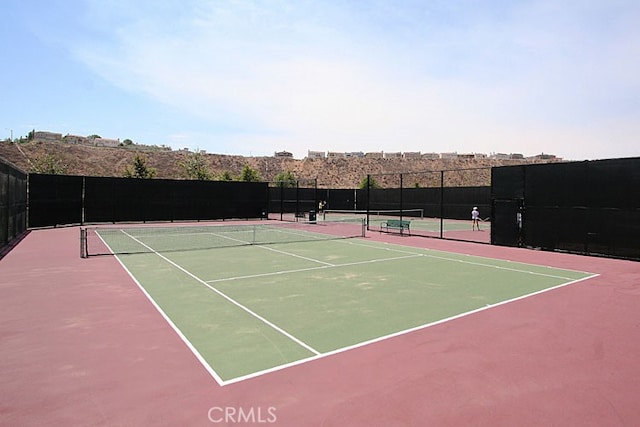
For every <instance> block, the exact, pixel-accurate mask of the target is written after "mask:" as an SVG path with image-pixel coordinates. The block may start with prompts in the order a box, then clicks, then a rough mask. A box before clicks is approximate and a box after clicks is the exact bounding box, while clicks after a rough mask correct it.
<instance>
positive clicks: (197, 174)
mask: <svg viewBox="0 0 640 427" xmlns="http://www.w3.org/2000/svg"><path fill="white" fill-rule="evenodd" d="M178 165H179V166H180V167H181V168H182V169H183V171H184V173H185V174H186V176H187V178H189V179H196V180H200V181H209V180H211V179H213V173H212V172H211V170H210V169H209V165H208V164H207V159H206V158H205V155H204V153H202V151H196V152H195V153H191V154H189V155H188V156H187V158H186V159H185V160H184V161H181V162H179V163H178Z"/></svg>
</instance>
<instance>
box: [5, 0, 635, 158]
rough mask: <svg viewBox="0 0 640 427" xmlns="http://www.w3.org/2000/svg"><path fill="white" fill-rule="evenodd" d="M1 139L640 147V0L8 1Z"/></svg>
mask: <svg viewBox="0 0 640 427" xmlns="http://www.w3.org/2000/svg"><path fill="white" fill-rule="evenodd" d="M0 16H1V17H2V25H1V26H0V36H1V40H2V42H1V44H0V55H1V58H2V63H3V66H2V68H1V70H0V76H1V79H0V82H1V85H2V86H1V90H2V92H1V93H2V102H0V137H1V139H4V138H8V137H9V136H10V132H13V135H14V137H19V136H22V135H26V134H27V133H28V132H29V131H30V130H32V129H36V130H49V131H53V132H60V133H62V134H67V133H68V134H74V135H90V134H99V135H101V136H102V137H105V138H120V139H126V138H129V139H132V140H133V141H134V142H137V143H141V144H156V145H168V146H171V147H172V148H174V149H178V148H183V147H188V148H191V149H200V150H206V151H207V152H210V153H220V154H240V155H245V156H248V155H254V156H259V155H273V153H274V152H275V151H282V150H286V151H290V152H292V153H293V154H294V157H296V158H303V157H305V156H306V154H307V151H308V150H314V151H363V152H373V151H385V152H395V151H420V152H423V153H426V152H454V151H455V152H458V153H487V154H489V153H494V152H501V153H522V154H524V155H526V156H530V155H535V154H540V153H552V154H556V155H558V156H560V157H563V158H565V159H570V160H582V159H602V158H615V157H630V156H640V25H638V22H640V2H638V1H637V0H607V1H589V0H581V1H579V0H576V1H570V0H567V1H562V0H555V1H551V0H549V1H546V0H545V1H542V0H540V1H538V0H530V1H528V0H527V1H518V0H514V1H507V0H493V1H490V0H486V1H472V0H466V1H464V0H461V1H456V0H450V1H446V0H434V1H427V0H424V1H418V0H395V1H393V0H388V1H382V0H370V1H365V0H360V1H355V0H351V1H349V0H342V1H334V0H325V1H307V0H297V1H284V0H269V1H266V0H264V1H263V0H254V1H252V0H236V1H223V0H217V1H216V0H3V1H2V2H0Z"/></svg>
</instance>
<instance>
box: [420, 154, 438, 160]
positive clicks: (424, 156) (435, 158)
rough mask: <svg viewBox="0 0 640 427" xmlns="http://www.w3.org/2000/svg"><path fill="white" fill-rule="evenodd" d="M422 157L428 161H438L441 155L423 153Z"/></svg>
mask: <svg viewBox="0 0 640 427" xmlns="http://www.w3.org/2000/svg"><path fill="white" fill-rule="evenodd" d="M421 157H422V158H423V159H428V160H437V159H439V158H440V154H439V153H422V155H421Z"/></svg>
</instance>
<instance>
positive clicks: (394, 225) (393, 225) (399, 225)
mask: <svg viewBox="0 0 640 427" xmlns="http://www.w3.org/2000/svg"><path fill="white" fill-rule="evenodd" d="M409 224H411V221H404V220H400V219H388V220H386V221H383V222H381V223H380V232H381V233H382V230H383V229H384V230H386V231H387V232H388V231H389V229H396V230H399V231H400V234H402V232H403V231H404V230H407V231H408V232H409V235H411V230H410V229H409Z"/></svg>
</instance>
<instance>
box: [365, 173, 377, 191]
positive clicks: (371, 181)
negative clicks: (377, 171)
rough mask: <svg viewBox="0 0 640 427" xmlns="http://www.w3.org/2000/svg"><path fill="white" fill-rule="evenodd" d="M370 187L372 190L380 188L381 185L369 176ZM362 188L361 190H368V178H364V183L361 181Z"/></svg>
mask: <svg viewBox="0 0 640 427" xmlns="http://www.w3.org/2000/svg"><path fill="white" fill-rule="evenodd" d="M368 178H369V187H371V188H380V184H378V181H376V179H375V178H374V177H372V176H370V175H369V177H368ZM360 188H361V189H366V188H367V177H366V176H365V177H364V178H362V181H360Z"/></svg>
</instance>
